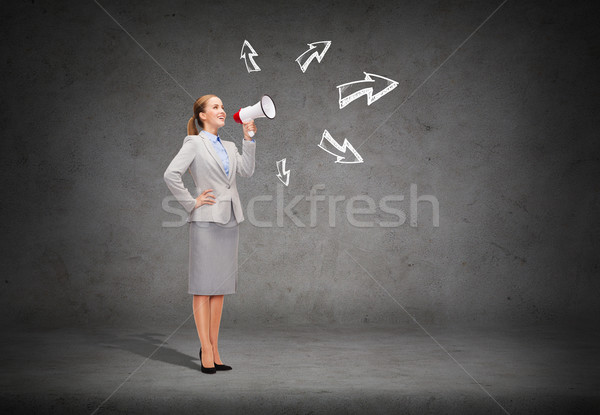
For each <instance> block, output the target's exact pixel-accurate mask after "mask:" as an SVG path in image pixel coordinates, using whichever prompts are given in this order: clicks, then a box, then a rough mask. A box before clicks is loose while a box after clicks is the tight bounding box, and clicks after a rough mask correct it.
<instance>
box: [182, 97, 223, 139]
mask: <svg viewBox="0 0 600 415" xmlns="http://www.w3.org/2000/svg"><path fill="white" fill-rule="evenodd" d="M211 98H218V97H217V96H216V95H213V94H208V95H204V96H202V97H200V98H198V99H197V100H196V102H194V115H192V117H191V118H190V119H189V121H188V123H187V133H188V135H198V128H197V127H196V123H195V122H194V120H196V121H198V125H200V128H204V123H203V122H202V121H201V120H200V113H201V112H204V107H206V103H207V102H208V100H209V99H211Z"/></svg>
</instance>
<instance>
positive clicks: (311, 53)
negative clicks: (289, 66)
mask: <svg viewBox="0 0 600 415" xmlns="http://www.w3.org/2000/svg"><path fill="white" fill-rule="evenodd" d="M307 45H308V46H310V48H309V49H308V50H307V51H306V52H304V53H303V54H302V55H300V56H298V58H297V59H296V62H298V65H300V69H302V72H303V73H304V72H306V69H307V68H308V65H310V63H311V62H312V61H313V59H315V58H317V62H319V63H321V61H322V60H323V56H325V53H327V49H329V46H331V41H330V40H324V41H321V42H313V43H307ZM318 45H323V50H322V51H321V53H319V49H318V48H317V47H318ZM315 49H316V50H315ZM303 59H304V63H302V60H303Z"/></svg>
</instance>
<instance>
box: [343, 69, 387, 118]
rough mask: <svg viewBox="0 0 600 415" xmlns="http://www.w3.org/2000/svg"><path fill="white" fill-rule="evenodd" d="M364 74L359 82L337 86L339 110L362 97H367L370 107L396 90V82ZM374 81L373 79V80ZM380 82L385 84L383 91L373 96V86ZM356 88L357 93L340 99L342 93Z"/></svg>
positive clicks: (371, 74)
mask: <svg viewBox="0 0 600 415" xmlns="http://www.w3.org/2000/svg"><path fill="white" fill-rule="evenodd" d="M364 74H365V79H363V80H360V81H354V82H348V83H347V84H342V85H338V86H337V88H338V91H339V93H340V109H342V108H344V107H345V106H346V105H348V104H350V103H351V102H352V101H354V100H355V99H358V98H360V97H361V96H363V95H366V96H367V105H371V104H372V103H374V102H375V101H377V100H378V99H379V98H381V97H382V96H384V95H385V94H387V93H388V92H390V91H391V90H392V89H394V88H396V87H397V86H398V82H396V81H394V80H392V79H389V78H386V77H383V76H380V75H375V74H373V73H367V72H364ZM372 77H373V78H375V79H373V78H372ZM377 81H380V82H379V83H381V84H383V83H385V85H386V86H385V87H384V88H383V89H381V91H379V92H377V93H376V94H373V85H374V84H375V83H376V82H377ZM368 84H372V85H370V86H367V85H368ZM355 86H358V87H359V88H360V89H359V90H358V91H355V92H352V93H350V94H349V95H346V96H345V97H342V92H344V91H346V90H348V89H351V88H352V87H355Z"/></svg>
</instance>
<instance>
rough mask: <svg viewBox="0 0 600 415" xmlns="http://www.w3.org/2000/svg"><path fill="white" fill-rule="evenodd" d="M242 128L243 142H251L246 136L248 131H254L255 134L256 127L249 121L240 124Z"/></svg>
mask: <svg viewBox="0 0 600 415" xmlns="http://www.w3.org/2000/svg"><path fill="white" fill-rule="evenodd" d="M242 128H243V129H244V140H248V141H251V140H252V137H250V135H249V134H248V133H249V132H250V131H254V133H255V134H256V125H254V120H250V121H248V122H245V123H243V124H242Z"/></svg>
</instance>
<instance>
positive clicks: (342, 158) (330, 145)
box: [319, 130, 363, 163]
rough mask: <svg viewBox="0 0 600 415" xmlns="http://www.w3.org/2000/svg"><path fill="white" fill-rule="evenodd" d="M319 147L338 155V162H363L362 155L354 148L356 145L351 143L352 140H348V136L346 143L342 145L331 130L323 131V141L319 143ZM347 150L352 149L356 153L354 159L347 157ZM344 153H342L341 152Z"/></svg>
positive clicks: (345, 139)
mask: <svg viewBox="0 0 600 415" xmlns="http://www.w3.org/2000/svg"><path fill="white" fill-rule="evenodd" d="M319 147H321V148H322V149H323V150H325V151H326V152H328V153H330V154H333V155H334V156H336V157H337V160H336V161H335V162H336V163H362V162H363V159H362V157H361V156H360V154H358V151H356V150H355V149H354V147H352V144H350V142H349V141H348V139H347V138H344V143H343V144H342V145H339V144H338V143H337V141H335V140H334V139H333V137H332V136H331V134H329V131H327V130H325V131H323V137H321V142H320V143H319ZM334 150H337V152H335V151H334ZM346 150H350V152H351V153H352V154H353V155H354V159H347V158H346V156H347V153H346ZM340 152H341V153H342V154H341V155H340V154H339V153H340Z"/></svg>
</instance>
